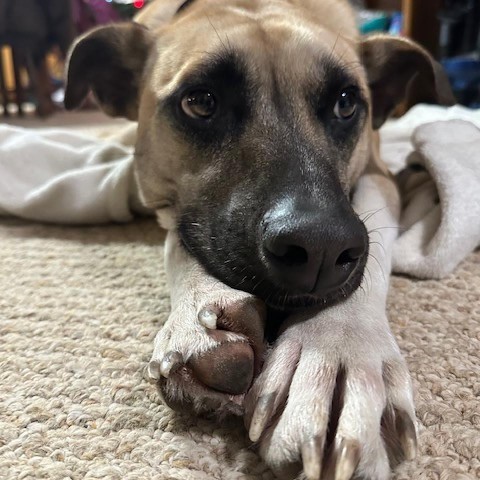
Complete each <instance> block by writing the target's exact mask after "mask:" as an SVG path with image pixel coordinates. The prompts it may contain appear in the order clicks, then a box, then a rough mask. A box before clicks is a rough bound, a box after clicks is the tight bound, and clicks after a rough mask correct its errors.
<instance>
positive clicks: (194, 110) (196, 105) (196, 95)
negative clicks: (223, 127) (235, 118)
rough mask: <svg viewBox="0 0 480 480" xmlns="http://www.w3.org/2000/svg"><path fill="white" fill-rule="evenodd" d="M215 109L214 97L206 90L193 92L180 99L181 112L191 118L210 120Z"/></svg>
mask: <svg viewBox="0 0 480 480" xmlns="http://www.w3.org/2000/svg"><path fill="white" fill-rule="evenodd" d="M216 109H217V102H216V100H215V97H214V96H213V94H212V93H211V92H209V91H207V90H195V91H193V92H190V93H188V94H187V95H185V96H184V97H183V98H182V110H183V111H184V113H185V114H187V115H188V116H189V117H192V118H200V119H207V118H210V117H211V116H212V115H213V114H214V113H215V111H216Z"/></svg>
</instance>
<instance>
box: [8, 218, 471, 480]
mask: <svg viewBox="0 0 480 480" xmlns="http://www.w3.org/2000/svg"><path fill="white" fill-rule="evenodd" d="M161 242H162V234H161V232H160V230H159V229H158V228H157V227H156V226H155V224H154V223H153V222H151V221H141V222H137V223H135V224H131V225H127V226H110V227H103V228H81V229H80V228H59V227H46V226H40V225H32V224H25V223H21V222H16V221H2V222H0V262H1V263H0V264H1V273H0V292H1V294H0V479H2V480H4V479H12V480H13V479H15V480H17V479H29V478H46V479H52V480H57V479H58V480H60V479H84V478H85V479H93V478H101V479H122V480H129V479H131V480H133V479H138V480H147V479H162V480H163V479H182V480H184V479H186V480H188V479H195V480H196V479H198V480H202V479H225V480H230V479H232V480H234V479H261V478H262V479H267V478H272V477H271V474H270V473H269V472H268V471H267V469H266V468H265V467H264V466H263V465H262V464H261V462H260V461H259V459H258V457H257V456H256V454H255V453H254V452H253V451H252V450H251V449H249V446H248V443H247V442H246V438H245V434H244V432H243V430H242V427H241V424H240V423H239V422H238V421H230V422H227V423H223V424H222V425H216V424H214V423H210V422H208V421H206V420H201V421H199V420H197V419H195V418H191V417H187V416H178V415H176V414H174V413H172V412H171V411H169V410H168V409H167V408H166V407H163V406H162V405H159V404H158V403H157V402H158V397H157V393H156V391H155V389H154V387H152V386H151V385H150V384H149V383H148V382H147V381H146V379H145V374H144V367H145V363H146V362H147V360H148V359H149V356H150V352H151V348H152V340H153V337H154V335H155V333H156V331H157V329H158V326H159V325H160V324H161V323H162V322H163V321H164V320H165V319H166V316H167V314H168V297H167V292H166V290H165V283H164V276H163V266H162V243H161ZM390 316H391V319H392V322H393V325H394V329H395V332H396V334H397V335H398V337H399V340H400V344H401V347H402V349H403V351H404V352H405V354H406V356H407V359H408V362H409V365H410V368H411V370H412V372H413V377H414V383H415V388H416V392H417V394H416V397H417V408H418V416H419V419H420V420H421V424H422V427H421V429H422V433H421V440H420V447H421V455H420V456H419V457H418V458H417V460H415V461H414V462H412V463H410V464H408V465H404V466H402V467H401V468H400V469H399V471H398V472H397V475H396V478H397V479H402V480H403V479H405V480H406V479H440V480H449V479H452V480H454V479H455V480H466V479H473V478H479V477H480V461H479V458H478V455H479V452H480V430H479V429H480V400H479V396H480V366H479V359H478V355H479V352H480V253H476V254H473V255H472V256H470V258H469V259H468V261H466V262H465V263H464V264H463V265H462V266H461V268H460V269H459V270H458V271H457V273H456V274H455V275H452V276H451V277H449V278H448V279H446V280H444V281H442V282H435V281H427V282H414V281H411V280H408V279H404V278H395V279H394V281H393V289H392V294H391V296H390Z"/></svg>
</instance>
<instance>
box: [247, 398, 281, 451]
mask: <svg viewBox="0 0 480 480" xmlns="http://www.w3.org/2000/svg"><path fill="white" fill-rule="evenodd" d="M276 395H277V394H276V392H273V393H269V394H267V395H264V396H263V397H260V399H259V400H258V402H257V405H256V406H255V410H254V412H253V415H252V421H251V422H250V429H249V431H248V436H249V437H250V440H251V441H252V442H257V441H258V440H259V439H260V437H261V436H262V433H263V431H264V430H265V427H266V426H267V423H268V422H269V421H270V418H271V416H272V414H273V408H274V406H275V397H276Z"/></svg>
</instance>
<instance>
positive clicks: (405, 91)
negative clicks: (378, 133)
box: [360, 35, 455, 128]
mask: <svg viewBox="0 0 480 480" xmlns="http://www.w3.org/2000/svg"><path fill="white" fill-rule="evenodd" d="M360 54H361V59H362V62H363V65H364V67H365V69H366V72H367V78H368V83H369V86H370V90H371V92H372V104H373V105H372V121H373V127H374V128H379V127H380V126H381V125H382V124H383V123H384V122H385V120H386V119H387V118H388V116H389V115H390V114H391V113H392V112H393V110H394V109H395V107H396V106H397V105H398V104H399V103H400V102H401V101H403V100H406V99H407V98H410V99H412V100H413V99H415V103H418V102H426V103H438V104H441V105H452V104H454V103H455V97H454V96H453V93H452V90H451V88H450V84H449V82H448V78H447V75H446V74H445V72H444V71H443V68H442V67H441V65H440V64H439V63H438V62H436V61H435V60H434V59H433V57H432V56H431V55H430V54H429V53H428V52H427V51H426V50H424V49H423V48H422V47H420V46H419V45H417V44H416V43H414V42H412V41H410V40H406V39H403V38H398V37H392V36H388V35H373V36H370V37H366V38H364V39H363V40H362V42H361V46H360Z"/></svg>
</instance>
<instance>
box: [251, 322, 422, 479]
mask: <svg viewBox="0 0 480 480" xmlns="http://www.w3.org/2000/svg"><path fill="white" fill-rule="evenodd" d="M317 320H318V319H315V318H314V319H312V320H308V321H305V322H302V323H297V324H293V325H291V326H290V327H289V328H288V329H287V330H286V331H284V332H283V333H282V334H281V335H280V337H279V339H278V340H277V342H276V344H275V345H274V348H273V349H272V351H271V352H270V354H269V356H268V358H267V360H266V362H265V365H264V368H263V370H262V373H261V374H260V375H259V376H258V378H257V379H256V381H255V383H254V385H253V387H252V389H251V390H250V392H249V393H248V395H247V397H246V400H245V409H246V415H245V422H246V426H247V428H248V430H249V435H250V438H251V440H252V441H254V442H258V443H259V449H260V453H261V455H262V457H263V458H264V460H265V461H266V463H267V464H268V465H269V466H270V467H271V468H272V470H273V471H274V473H276V474H277V475H278V476H279V477H280V478H294V477H295V476H296V475H297V474H298V473H299V472H300V470H301V469H302V468H303V471H304V477H306V478H307V479H308V480H318V479H320V478H321V479H335V480H349V479H350V478H365V479H369V480H377V479H378V480H381V479H387V478H389V476H390V471H391V467H392V466H393V465H394V464H396V463H398V462H399V461H401V460H402V459H404V458H407V459H410V458H413V457H414V456H415V451H416V429H415V423H414V422H415V420H414V418H415V416H414V408H413V399H412V389H411V382H410V377H409V373H408V370H407V368H406V365H405V362H404V360H403V358H402V357H401V355H400V353H399V350H398V347H397V345H396V343H395V340H394V338H393V337H392V335H391V333H390V331H389V330H388V327H383V330H382V331H376V329H375V328H370V329H362V328H360V327H359V326H358V325H355V322H353V323H352V325H350V326H347V325H345V324H344V325H342V327H341V328H337V327H338V326H335V325H334V322H332V324H331V325H329V322H328V321H325V322H320V321H317ZM322 320H323V319H322ZM385 322H386V320H385ZM384 325H386V323H385V324H384ZM377 326H378V323H377Z"/></svg>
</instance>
